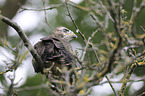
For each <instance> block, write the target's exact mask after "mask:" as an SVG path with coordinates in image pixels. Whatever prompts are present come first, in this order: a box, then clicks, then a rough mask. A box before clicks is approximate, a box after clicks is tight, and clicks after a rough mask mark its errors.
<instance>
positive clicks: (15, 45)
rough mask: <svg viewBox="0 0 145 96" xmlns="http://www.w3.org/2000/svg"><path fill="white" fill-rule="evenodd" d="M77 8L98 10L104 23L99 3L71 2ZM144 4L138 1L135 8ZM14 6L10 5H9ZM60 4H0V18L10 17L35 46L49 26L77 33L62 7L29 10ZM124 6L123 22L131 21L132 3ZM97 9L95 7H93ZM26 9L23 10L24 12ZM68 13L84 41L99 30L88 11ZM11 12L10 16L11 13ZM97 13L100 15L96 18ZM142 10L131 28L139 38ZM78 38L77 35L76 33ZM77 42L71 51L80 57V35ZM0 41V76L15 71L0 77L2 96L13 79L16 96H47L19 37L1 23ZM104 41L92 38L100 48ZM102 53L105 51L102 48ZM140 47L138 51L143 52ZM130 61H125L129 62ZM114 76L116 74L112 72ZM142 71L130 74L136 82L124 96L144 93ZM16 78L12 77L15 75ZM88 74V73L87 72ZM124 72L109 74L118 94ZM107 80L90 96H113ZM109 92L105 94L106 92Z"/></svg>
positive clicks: (23, 0)
mask: <svg viewBox="0 0 145 96" xmlns="http://www.w3.org/2000/svg"><path fill="white" fill-rule="evenodd" d="M70 1H71V2H73V3H75V4H76V5H80V6H84V8H86V9H87V8H91V10H94V9H93V8H98V10H97V9H96V10H97V11H98V14H96V16H98V18H99V20H100V21H102V22H104V21H105V20H106V19H107V20H108V19H109V18H107V17H105V15H103V12H99V11H103V10H101V9H99V8H100V7H99V4H98V5H97V3H98V1H96V0H70ZM91 1H92V2H97V3H96V4H94V5H90V3H89V2H91ZM102 1H103V3H104V4H105V3H107V1H105V0H102ZM142 1H143V0H137V6H139V5H140V3H141V2H142ZM12 2H13V3H12ZM63 2H64V1H63V0H1V1H0V10H1V14H2V15H4V16H7V17H9V18H10V19H12V20H13V21H15V22H17V23H18V25H20V26H21V28H22V29H23V30H24V31H25V33H26V35H27V36H28V37H29V39H30V41H31V43H32V44H33V45H34V44H35V43H36V42H37V41H39V39H40V38H42V37H46V36H49V35H50V34H51V32H52V31H51V29H50V27H49V25H48V24H50V25H51V27H52V29H55V28H56V27H59V26H65V27H67V28H69V29H71V30H72V31H74V32H76V29H75V26H74V24H73V23H72V21H71V19H70V17H69V16H68V13H67V10H66V6H65V5H62V6H60V7H57V8H52V9H51V10H46V11H43V10H31V9H43V8H47V7H50V6H52V5H59V4H61V3H63ZM114 2H118V0H114ZM122 2H124V4H123V9H124V10H125V11H126V13H125V16H126V17H127V18H126V21H127V20H129V19H130V18H131V13H132V11H133V4H134V3H133V0H122ZM94 6H98V7H94ZM25 8H26V9H25ZM69 9H70V12H71V15H72V17H73V18H74V20H75V22H76V24H77V26H78V27H79V29H80V31H81V32H82V33H83V34H84V35H85V37H86V38H89V37H90V36H91V34H92V33H93V32H94V31H95V30H97V29H98V27H99V25H98V24H96V23H95V21H94V20H93V18H92V17H91V16H90V11H86V10H82V9H81V8H79V7H75V6H72V5H69ZM10 12H11V13H10ZM99 13H100V14H99ZM144 16H145V9H144V8H143V9H142V11H141V12H140V13H139V14H138V16H137V17H136V18H135V22H134V26H135V28H136V32H137V34H142V33H144V32H145V31H143V29H142V28H141V27H140V26H142V27H143V28H145V20H144ZM105 24H106V26H108V27H107V28H106V31H107V32H113V31H114V28H113V23H112V21H111V20H108V22H106V23H105ZM76 34H77V33H76ZM77 35H78V39H75V40H73V41H71V44H72V46H73V49H74V51H75V50H77V51H78V52H79V54H80V55H81V54H82V50H79V49H81V48H83V47H84V46H85V43H84V42H83V39H82V38H81V36H80V35H79V34H77ZM0 37H1V38H3V39H2V40H1V43H0V45H1V47H0V72H3V71H5V70H7V69H8V68H9V66H10V65H12V64H14V65H15V66H17V67H16V70H15V71H14V70H10V71H8V72H6V73H5V74H1V75H0V93H1V94H3V93H5V92H6V90H7V89H8V88H9V85H10V84H11V80H13V79H12V78H15V79H14V84H16V85H15V86H14V88H15V92H16V93H17V94H18V96H48V95H49V92H48V91H47V88H46V87H47V86H45V85H44V83H45V82H46V81H45V80H44V78H43V76H42V75H41V74H36V73H34V69H33V67H32V62H31V59H32V56H31V55H30V54H29V52H28V51H27V49H26V48H25V47H24V46H23V43H22V41H21V39H20V38H19V37H18V35H17V33H16V32H15V30H13V29H12V28H10V27H8V26H6V25H4V24H3V23H2V22H0ZM102 39H103V33H102V32H101V31H98V32H97V33H96V34H95V36H94V38H92V42H93V43H94V44H96V45H97V44H100V43H101V41H102ZM101 48H102V49H105V48H104V47H101ZM143 48H144V46H143V47H141V49H143ZM87 56H89V57H90V58H89V59H88V57H86V60H88V61H90V63H93V62H94V61H95V56H94V55H93V54H92V52H91V51H88V52H87ZM129 60H130V59H129V58H128V59H127V61H128V62H129ZM113 72H116V71H113ZM144 73H145V71H144V67H138V68H136V69H135V71H134V73H133V74H132V77H131V78H132V80H135V81H137V82H129V83H128V87H127V91H126V93H125V96H132V95H133V94H135V92H137V91H138V90H141V88H142V90H144V91H145V89H144ZM14 74H15V75H14ZM90 74H91V72H90ZM123 74H125V72H122V71H120V72H119V73H117V74H115V75H114V73H111V74H108V75H109V76H110V80H111V81H114V82H115V81H116V83H113V86H114V88H115V89H116V90H117V91H119V89H120V88H121V83H118V82H117V81H119V80H120V79H121V78H122V77H123ZM106 81H107V80H106V79H105V78H104V79H103V81H102V82H101V83H100V85H98V86H95V87H93V89H92V92H91V95H90V96H96V94H97V96H113V91H112V90H111V87H110V86H109V84H108V83H107V82H106ZM107 90H108V91H107Z"/></svg>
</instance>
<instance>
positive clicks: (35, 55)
mask: <svg viewBox="0 0 145 96" xmlns="http://www.w3.org/2000/svg"><path fill="white" fill-rule="evenodd" d="M0 20H1V21H2V22H4V23H6V24H7V25H9V26H11V27H12V28H14V29H15V30H16V32H17V33H18V35H19V36H20V38H21V39H22V41H23V43H24V45H25V46H26V47H27V49H28V50H29V52H30V53H31V55H32V56H33V58H34V59H35V60H36V62H38V64H39V67H40V70H43V66H44V65H43V61H42V59H41V57H40V56H39V55H38V53H37V52H36V50H35V49H34V48H33V46H32V45H31V43H30V41H29V39H28V37H27V36H26V34H25V33H24V32H23V30H22V29H21V28H20V26H18V24H17V23H15V22H13V21H12V20H10V19H9V18H7V17H5V16H2V15H0Z"/></svg>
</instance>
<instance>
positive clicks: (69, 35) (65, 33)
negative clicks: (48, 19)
mask: <svg viewBox="0 0 145 96" xmlns="http://www.w3.org/2000/svg"><path fill="white" fill-rule="evenodd" d="M54 35H55V36H56V37H58V38H60V39H64V40H66V41H70V40H71V39H73V38H77V35H76V34H75V33H74V32H73V31H71V30H69V29H68V28H65V27H57V28H56V29H55V30H54Z"/></svg>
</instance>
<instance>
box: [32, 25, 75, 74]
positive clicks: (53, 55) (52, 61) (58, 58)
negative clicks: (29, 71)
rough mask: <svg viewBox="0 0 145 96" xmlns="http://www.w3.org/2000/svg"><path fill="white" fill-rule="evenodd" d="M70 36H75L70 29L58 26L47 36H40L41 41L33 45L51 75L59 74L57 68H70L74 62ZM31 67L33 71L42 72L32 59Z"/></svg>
mask: <svg viewBox="0 0 145 96" xmlns="http://www.w3.org/2000/svg"><path fill="white" fill-rule="evenodd" d="M72 38H77V35H75V34H74V32H72V31H71V30H69V29H67V28H65V27H58V28H56V29H55V30H54V32H53V34H51V35H50V36H49V37H45V38H42V39H41V41H39V42H38V43H36V44H35V45H34V48H35V49H36V51H37V53H38V54H39V55H40V57H41V59H42V60H43V62H44V67H45V68H50V71H49V72H51V73H52V74H53V75H56V76H57V75H59V74H60V72H59V71H58V68H60V69H61V68H62V67H64V66H65V67H66V66H67V68H68V69H70V68H71V67H72V64H73V63H74V61H75V60H74V56H73V55H72V54H73V53H72V47H71V45H70V44H69V41H70V40H71V39H72ZM32 62H33V67H34V69H35V72H37V73H39V72H41V73H44V72H43V70H41V69H40V68H39V64H38V63H37V62H36V61H35V60H34V59H33V60H32Z"/></svg>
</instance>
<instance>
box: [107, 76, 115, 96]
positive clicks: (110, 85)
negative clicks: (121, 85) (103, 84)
mask: <svg viewBox="0 0 145 96" xmlns="http://www.w3.org/2000/svg"><path fill="white" fill-rule="evenodd" d="M105 77H106V79H107V81H108V83H109V85H110V87H111V88H112V90H113V92H114V94H115V96H117V92H116V91H115V89H114V87H113V85H112V84H111V82H110V80H109V78H108V76H107V75H106V76H105Z"/></svg>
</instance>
